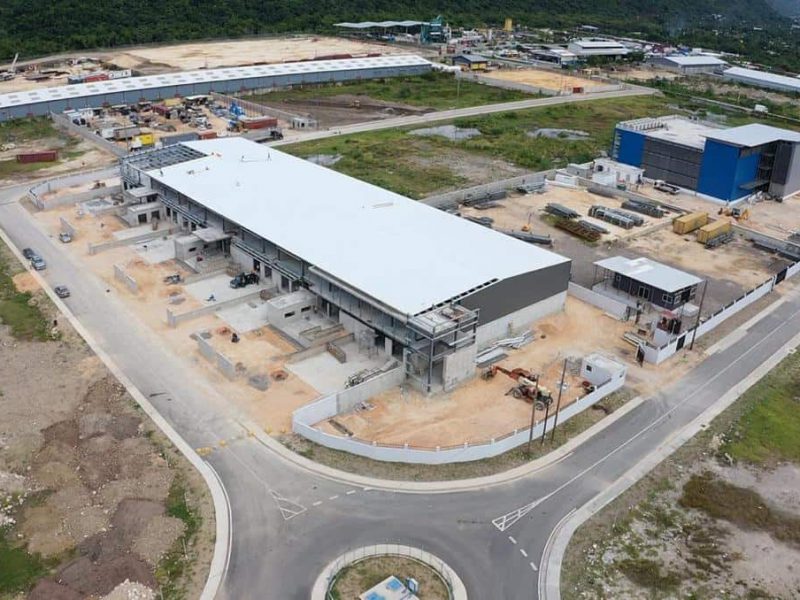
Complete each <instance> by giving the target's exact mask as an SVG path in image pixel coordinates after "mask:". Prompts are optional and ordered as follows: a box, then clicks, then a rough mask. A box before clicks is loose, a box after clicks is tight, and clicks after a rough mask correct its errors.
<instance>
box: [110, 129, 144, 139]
mask: <svg viewBox="0 0 800 600" xmlns="http://www.w3.org/2000/svg"><path fill="white" fill-rule="evenodd" d="M140 133H142V130H141V129H139V128H138V127H120V128H119V129H115V130H114V139H115V140H129V139H131V138H134V137H136V136H137V135H139V134H140Z"/></svg>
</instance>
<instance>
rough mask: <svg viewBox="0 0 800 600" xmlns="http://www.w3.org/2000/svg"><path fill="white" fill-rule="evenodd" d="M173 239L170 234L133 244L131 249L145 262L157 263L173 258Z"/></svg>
mask: <svg viewBox="0 0 800 600" xmlns="http://www.w3.org/2000/svg"><path fill="white" fill-rule="evenodd" d="M173 239H174V238H173V236H171V235H170V236H166V237H161V238H156V239H154V240H148V241H146V242H142V243H141V244H134V245H133V246H131V248H133V251H134V252H136V253H137V254H138V255H139V256H140V257H141V258H142V259H143V260H144V261H145V262H146V263H148V264H151V265H157V264H158V263H162V262H166V261H168V260H172V259H173V258H175V244H174V243H173Z"/></svg>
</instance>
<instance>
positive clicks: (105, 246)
mask: <svg viewBox="0 0 800 600" xmlns="http://www.w3.org/2000/svg"><path fill="white" fill-rule="evenodd" d="M172 231H173V229H172V228H168V229H159V230H157V231H149V232H147V233H143V234H142V235H136V236H133V237H129V238H125V239H121V240H111V241H108V242H100V243H99V244H89V245H88V249H89V254H98V253H100V252H103V251H104V250H110V249H111V248H119V247H121V246H132V245H133V244H138V243H141V242H147V241H149V240H155V239H157V238H160V237H164V236H168V235H170V234H171V233H172Z"/></svg>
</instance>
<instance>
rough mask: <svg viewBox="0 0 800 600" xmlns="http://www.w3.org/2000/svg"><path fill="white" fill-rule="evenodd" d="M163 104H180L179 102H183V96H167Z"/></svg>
mask: <svg viewBox="0 0 800 600" xmlns="http://www.w3.org/2000/svg"><path fill="white" fill-rule="evenodd" d="M161 104H163V105H164V106H178V105H179V104H183V98H167V99H166V100H164V102H162V103H161Z"/></svg>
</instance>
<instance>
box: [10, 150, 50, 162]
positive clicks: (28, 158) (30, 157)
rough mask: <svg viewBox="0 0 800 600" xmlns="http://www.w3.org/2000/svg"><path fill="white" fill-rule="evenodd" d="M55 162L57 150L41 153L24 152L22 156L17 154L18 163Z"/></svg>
mask: <svg viewBox="0 0 800 600" xmlns="http://www.w3.org/2000/svg"><path fill="white" fill-rule="evenodd" d="M57 160H58V151H57V150H44V151H42V152H25V153H23V154H17V162H18V163H39V162H54V161H57Z"/></svg>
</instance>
